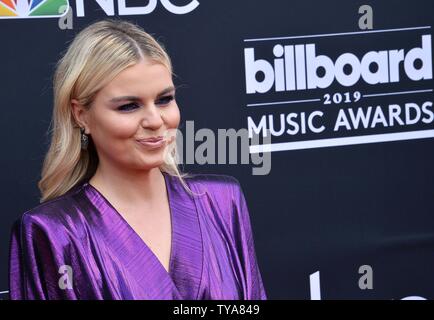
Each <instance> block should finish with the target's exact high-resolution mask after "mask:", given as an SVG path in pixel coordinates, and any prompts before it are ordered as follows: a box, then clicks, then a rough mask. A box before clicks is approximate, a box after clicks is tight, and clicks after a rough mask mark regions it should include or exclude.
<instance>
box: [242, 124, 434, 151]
mask: <svg viewBox="0 0 434 320" xmlns="http://www.w3.org/2000/svg"><path fill="white" fill-rule="evenodd" d="M425 138H434V130H419V131H409V132H397V133H383V134H373V135H365V136H358V137H342V138H331V139H318V140H307V141H296V142H282V143H271V144H262V145H253V146H250V147H249V148H250V153H259V152H274V151H286V150H301V149H313V148H324V147H337V146H348V145H357V144H365V143H377V142H390V141H401V140H413V139H425Z"/></svg>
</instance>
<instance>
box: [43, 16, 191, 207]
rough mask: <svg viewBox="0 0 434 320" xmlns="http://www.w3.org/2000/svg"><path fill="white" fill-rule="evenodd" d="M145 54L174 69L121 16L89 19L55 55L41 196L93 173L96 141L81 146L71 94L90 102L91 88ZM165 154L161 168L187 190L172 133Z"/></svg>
mask: <svg viewBox="0 0 434 320" xmlns="http://www.w3.org/2000/svg"><path fill="white" fill-rule="evenodd" d="M144 57H146V58H147V59H150V60H151V61H153V62H155V63H161V64H163V65H165V66H166V67H167V68H168V70H169V71H170V73H171V74H172V75H173V69H172V64H171V61H170V57H169V56H168V54H167V53H166V51H165V49H164V48H163V46H162V45H161V44H159V43H158V42H157V40H155V39H154V38H153V37H152V36H151V35H150V34H148V33H146V32H145V31H144V30H143V29H141V28H140V27H138V26H136V25H134V24H132V23H130V22H126V21H122V20H113V19H109V20H103V21H99V22H96V23H93V24H91V25H89V26H88V27H86V28H85V29H84V30H82V31H81V32H80V33H79V34H77V36H76V37H75V38H74V40H73V42H72V43H71V44H70V46H69V48H68V49H67V51H66V53H65V54H64V55H63V57H62V58H61V59H60V60H59V61H58V63H57V65H56V70H55V73H54V79H53V85H54V108H53V115H52V122H51V124H50V126H52V129H51V135H52V137H51V144H50V147H49V149H48V152H47V154H46V156H45V159H44V163H43V167H42V174H41V179H40V181H39V182H38V187H39V190H40V191H41V195H42V197H41V199H40V202H44V201H47V200H50V199H53V198H55V197H58V196H61V195H63V194H64V193H66V192H67V191H68V190H70V189H71V188H72V187H74V186H75V185H76V184H78V183H80V182H81V181H83V180H84V179H89V178H90V177H92V176H93V174H94V173H95V171H96V168H97V166H98V161H99V160H98V156H97V153H96V149H95V145H94V143H93V142H92V139H91V137H90V136H89V144H88V148H87V149H86V150H83V149H81V133H80V127H79V126H78V125H77V123H76V121H75V119H74V116H73V112H72V107H71V99H72V98H74V99H76V100H77V101H78V103H79V104H81V105H82V106H84V107H86V108H90V106H91V103H92V101H93V99H94V97H95V95H96V93H97V92H98V91H99V90H100V89H101V88H102V87H104V86H105V85H106V84H107V83H108V82H110V81H111V80H112V79H113V78H114V77H115V76H116V75H117V74H118V73H119V72H121V71H122V70H124V69H126V68H127V67H129V66H132V65H134V64H136V63H138V62H139V61H140V60H142V59H143V58H144ZM172 144H173V145H174V147H173V146H172V150H171V151H170V152H169V153H167V154H166V157H165V160H164V164H163V165H161V166H160V167H159V169H160V170H161V171H163V172H167V173H168V174H170V175H171V176H176V177H178V178H179V180H180V182H181V184H182V185H183V187H184V188H185V189H186V190H187V191H188V192H189V193H190V194H192V191H191V190H190V189H189V187H188V186H187V184H186V183H185V181H184V178H186V177H188V176H189V174H187V173H182V172H181V171H180V170H179V168H178V165H177V160H178V155H177V149H176V139H175V141H174V142H172Z"/></svg>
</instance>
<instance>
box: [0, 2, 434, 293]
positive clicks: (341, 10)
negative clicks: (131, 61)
mask: <svg viewBox="0 0 434 320" xmlns="http://www.w3.org/2000/svg"><path fill="white" fill-rule="evenodd" d="M113 17H115V18H122V19H127V20H130V21H133V22H135V23H137V24H139V25H140V26H142V27H143V28H144V29H145V30H146V31H148V32H149V33H151V34H153V35H154V36H155V37H156V38H157V39H158V40H159V41H160V42H161V43H162V44H164V46H165V47H166V49H167V51H168V52H169V54H170V55H171V57H172V60H173V64H174V71H175V74H176V77H175V80H174V81H175V84H176V85H179V89H178V92H177V96H178V105H179V106H180V110H181V117H182V119H181V126H180V130H181V131H182V132H183V133H184V138H185V139H186V141H187V142H188V143H186V145H184V146H183V148H184V155H187V156H186V157H181V159H180V160H181V161H182V168H183V169H184V170H185V171H189V172H197V173H217V174H229V175H232V176H234V177H236V178H237V179H238V180H239V181H240V183H241V185H242V187H243V190H244V193H245V196H246V199H247V203H248V206H249V210H250V214H251V220H252V226H253V231H254V235H255V246H256V251H257V257H258V261H259V265H260V269H261V272H262V276H263V280H264V284H265V287H266V291H267V294H268V297H269V298H270V299H283V298H287V299H291V298H297V299H347V298H352V299H432V298H434V167H433V163H434V139H433V137H434V125H433V124H434V109H433V106H432V102H433V88H434V83H433V67H432V62H433V54H432V48H433V47H432V35H433V24H434V3H433V2H432V1H430V0H426V1H415V0H412V1H407V0H406V1H356V0H346V1H330V0H327V1H315V0H302V1H301V0H291V1H288V0H270V1H260V0H248V1H232V0H223V1H222V0H220V1H210V0H147V1H143V0H136V1H133V0H130V1H127V0H123V1H121V0H117V1H116V0H92V1H91V0H86V1H84V0H69V1H67V0H38V1H36V0H33V1H32V0H28V1H27V0H24V1H20V0H15V1H14V0H1V1H0V37H1V40H0V41H1V50H0V64H1V68H0V70H1V72H0V105H1V108H0V112H1V116H0V126H1V128H2V130H1V131H2V137H1V147H2V148H1V157H0V170H1V184H0V189H1V190H0V195H1V206H2V209H1V212H2V213H1V215H0V219H1V223H0V291H1V292H2V293H1V294H0V298H2V299H7V291H8V246H9V236H10V228H11V224H12V222H13V221H14V220H15V219H16V218H18V217H19V216H20V215H21V214H22V213H23V212H25V211H26V210H28V209H30V208H32V207H34V206H36V205H37V204H38V199H39V193H38V189H37V181H38V179H39V177H40V170H41V165H42V161H43V157H44V154H45V152H46V150H47V146H48V142H49V135H48V133H47V131H48V128H49V124H50V118H51V110H52V101H53V97H52V82H51V81H52V74H53V70H54V65H55V63H56V61H57V60H58V59H59V58H60V56H61V53H62V52H64V51H65V49H66V48H67V45H68V43H70V41H71V40H72V39H73V37H74V35H76V34H77V33H78V32H79V31H80V30H81V29H83V28H84V27H85V26H87V25H88V24H90V23H92V22H94V21H97V20H100V19H105V18H113ZM219 130H233V131H232V132H234V131H235V132H240V137H244V136H247V135H245V133H246V132H247V134H248V137H249V138H250V139H248V140H247V149H246V148H245V147H246V142H245V139H244V140H243V139H241V138H240V139H236V140H235V143H238V145H236V150H241V149H242V150H248V152H247V156H246V157H229V155H228V154H225V152H224V151H225V150H226V147H225V146H224V145H223V147H222V145H220V143H223V142H222V141H221V140H220V139H218V133H219V132H220V131H219ZM243 134H244V136H243ZM258 136H259V140H258V141H256V142H255V141H253V140H254V139H253V137H258ZM212 138H213V139H212ZM242 141H244V142H242ZM232 142H234V141H232ZM243 143H244V145H243ZM186 148H189V149H188V150H187V149H186ZM241 154H242V153H241V152H240V153H239V155H241ZM192 155H195V156H192ZM200 155H202V157H201V156H200ZM232 155H233V154H232ZM239 155H238V156H239ZM244 155H245V154H244Z"/></svg>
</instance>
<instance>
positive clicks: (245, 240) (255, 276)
mask: <svg viewBox="0 0 434 320" xmlns="http://www.w3.org/2000/svg"><path fill="white" fill-rule="evenodd" d="M234 180H235V182H236V184H235V187H234V191H233V197H234V198H233V201H232V206H233V208H234V221H233V222H232V225H233V228H234V230H233V231H234V235H235V236H238V237H239V239H238V241H236V243H238V244H239V245H240V248H239V252H240V257H241V259H242V264H243V267H244V275H245V279H246V281H245V283H243V285H244V286H245V287H244V288H243V292H244V299H245V300H266V299H267V295H266V292H265V289H264V284H263V281H262V276H261V272H260V269H259V266H258V261H257V257H256V251H255V244H254V240H253V232H252V227H251V221H250V215H249V210H248V206H247V203H246V199H245V197H244V193H243V190H242V188H241V185H240V183H239V182H238V180H237V179H235V178H234Z"/></svg>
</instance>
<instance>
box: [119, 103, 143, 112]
mask: <svg viewBox="0 0 434 320" xmlns="http://www.w3.org/2000/svg"><path fill="white" fill-rule="evenodd" d="M136 108H138V105H137V104H136V103H128V104H125V105H123V106H120V107H119V108H118V110H119V111H131V110H134V109H136Z"/></svg>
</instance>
